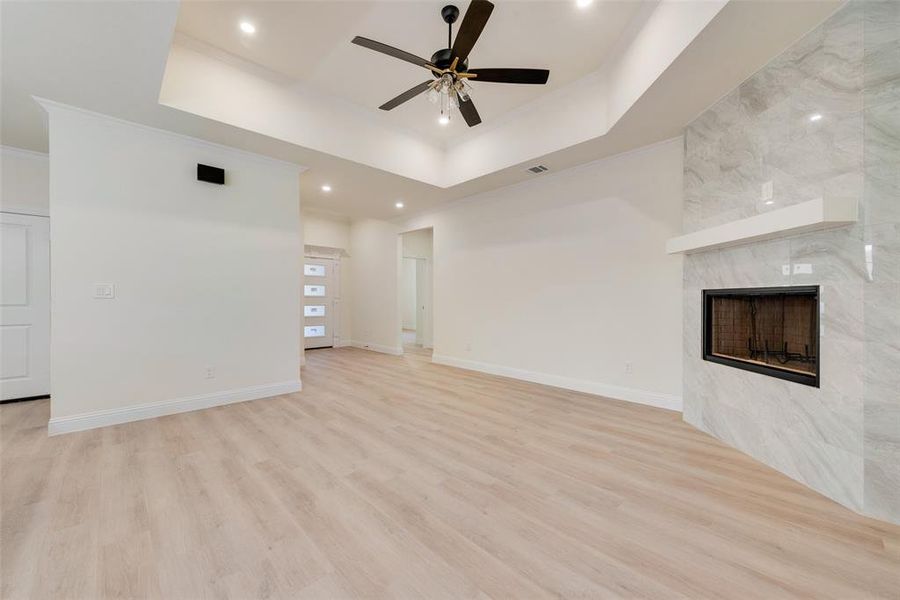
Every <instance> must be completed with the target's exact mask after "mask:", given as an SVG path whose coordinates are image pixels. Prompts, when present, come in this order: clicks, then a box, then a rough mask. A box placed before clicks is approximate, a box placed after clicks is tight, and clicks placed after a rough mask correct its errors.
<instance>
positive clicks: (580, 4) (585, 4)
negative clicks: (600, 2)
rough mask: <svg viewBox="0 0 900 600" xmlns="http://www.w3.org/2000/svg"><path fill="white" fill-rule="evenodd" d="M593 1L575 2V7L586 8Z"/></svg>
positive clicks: (581, 0) (576, 0) (577, 0)
mask: <svg viewBox="0 0 900 600" xmlns="http://www.w3.org/2000/svg"><path fill="white" fill-rule="evenodd" d="M593 2H594V0H575V6H577V7H578V8H587V7H588V6H590V5H591V4H592V3H593Z"/></svg>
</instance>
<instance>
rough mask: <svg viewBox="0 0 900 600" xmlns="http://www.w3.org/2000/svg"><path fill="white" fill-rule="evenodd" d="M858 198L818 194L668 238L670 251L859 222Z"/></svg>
mask: <svg viewBox="0 0 900 600" xmlns="http://www.w3.org/2000/svg"><path fill="white" fill-rule="evenodd" d="M858 218H859V210H858V203H857V201H856V199H855V198H829V199H827V200H824V199H822V198H817V199H815V200H809V201H808V202H801V203H799V204H794V205H791V206H786V207H785V208H779V209H775V210H771V211H769V212H766V213H763V214H761V215H755V216H752V217H748V218H746V219H741V220H739V221H732V222H731V223H725V224H724V225H717V226H716V227H710V228H709V229H701V230H700V231H695V232H693V233H688V234H685V235H682V236H679V237H675V238H671V239H670V240H669V241H668V242H666V252H668V253H669V254H680V253H684V254H691V253H694V252H702V251H704V250H714V249H716V248H724V247H726V246H737V245H739V244H746V243H749V242H758V241H761V240H770V239H773V238H779V237H786V236H789V235H797V234H799V233H807V232H810V231H818V230H820V229H829V228H831V227H840V226H842V225H850V224H852V223H856V221H857V219H858Z"/></svg>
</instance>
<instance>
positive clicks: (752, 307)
mask: <svg viewBox="0 0 900 600" xmlns="http://www.w3.org/2000/svg"><path fill="white" fill-rule="evenodd" d="M818 317H819V287H818V286H797V287H777V288H748V289H726V290H703V359H704V360H708V361H712V362H716V363H721V364H724V365H728V366H731V367H736V368H738V369H745V370H747V371H753V372H755V373H762V374H764V375H770V376H772V377H778V378H780V379H787V380H788V381H794V382H797V383H802V384H805V385H811V386H815V387H819V319H818Z"/></svg>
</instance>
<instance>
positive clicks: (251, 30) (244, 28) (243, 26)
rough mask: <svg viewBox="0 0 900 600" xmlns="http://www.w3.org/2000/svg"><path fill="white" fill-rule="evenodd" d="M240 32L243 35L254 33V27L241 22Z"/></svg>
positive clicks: (248, 23)
mask: <svg viewBox="0 0 900 600" xmlns="http://www.w3.org/2000/svg"><path fill="white" fill-rule="evenodd" d="M241 31H243V32H244V33H256V26H255V25H254V24H253V23H250V22H249V21H241Z"/></svg>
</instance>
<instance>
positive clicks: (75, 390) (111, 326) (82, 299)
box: [49, 105, 303, 432]
mask: <svg viewBox="0 0 900 600" xmlns="http://www.w3.org/2000/svg"><path fill="white" fill-rule="evenodd" d="M49 113H50V162H51V169H50V206H51V211H52V215H53V216H52V219H53V231H52V261H51V262H52V275H51V279H52V294H53V308H52V338H53V339H52V350H51V354H52V404H51V417H52V418H51V423H50V429H51V432H53V431H67V430H74V429H81V428H87V427H92V426H97V425H101V424H107V423H109V422H116V421H126V420H133V419H135V418H143V417H147V416H155V415H157V414H164V413H167V412H179V411H181V410H190V409H193V408H202V407H204V406H209V405H214V404H221V403H226V402H230V401H236V400H247V399H252V398H257V397H264V396H271V395H275V394H278V393H285V392H288V391H296V390H297V389H299V385H300V381H299V358H300V353H301V346H300V338H299V336H298V335H297V332H298V330H299V326H300V322H299V319H300V312H301V311H300V306H301V290H300V274H301V256H302V252H303V242H302V234H301V230H300V214H299V202H298V198H299V171H300V168H299V167H297V166H296V165H289V164H287V163H280V162H276V161H272V160H269V159H265V158H263V157H259V156H256V155H251V154H247V153H243V152H239V151H236V150H232V149H228V148H225V147H222V146H215V145H211V144H207V143H205V142H201V141H199V140H194V139H191V138H186V137H182V136H176V135H173V134H170V133H166V132H163V131H159V130H154V129H149V128H146V127H143V126H139V125H133V124H130V123H125V122H122V121H118V120H113V119H109V118H106V117H102V116H100V115H94V114H88V113H84V112H82V111H76V110H71V109H68V108H64V107H59V106H55V105H54V106H51V107H50V108H49ZM198 162H202V163H206V164H212V165H215V166H220V167H224V168H225V170H226V182H227V183H226V185H224V186H218V185H212V184H208V183H202V182H198V181H196V164H197V163H198ZM101 282H102V283H112V284H115V286H116V297H115V299H113V300H96V299H93V293H94V287H93V286H94V284H95V283H101ZM209 368H211V369H213V370H214V373H213V374H214V377H213V378H208V377H207V369H209Z"/></svg>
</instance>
